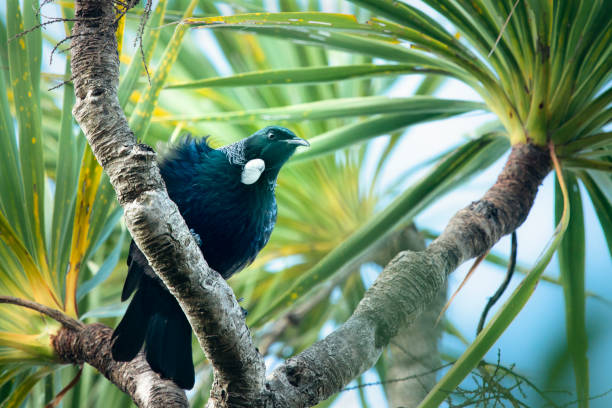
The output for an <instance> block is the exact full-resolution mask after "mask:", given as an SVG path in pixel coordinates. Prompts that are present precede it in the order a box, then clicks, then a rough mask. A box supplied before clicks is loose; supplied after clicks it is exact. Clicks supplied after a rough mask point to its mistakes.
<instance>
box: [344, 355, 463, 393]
mask: <svg viewBox="0 0 612 408" xmlns="http://www.w3.org/2000/svg"><path fill="white" fill-rule="evenodd" d="M453 364H455V362H454V361H453V362H450V363H446V364H443V365H441V366H439V367H436V368H433V369H431V370H428V371H423V372H422V373H419V374H413V375H409V376H407V377H402V378H392V379H390V380H386V381H375V382H369V383H363V384H359V385H355V386H353V387H346V388H344V389H342V390H340V391H341V392H344V391H351V390H357V389H359V388H365V387H372V386H374V385H382V384H391V383H396V382H402V381H408V380H414V379H415V378H419V377H423V376H425V375H428V374H433V373H435V372H438V371H440V370H442V369H445V368H446V367H450V366H452V365H453Z"/></svg>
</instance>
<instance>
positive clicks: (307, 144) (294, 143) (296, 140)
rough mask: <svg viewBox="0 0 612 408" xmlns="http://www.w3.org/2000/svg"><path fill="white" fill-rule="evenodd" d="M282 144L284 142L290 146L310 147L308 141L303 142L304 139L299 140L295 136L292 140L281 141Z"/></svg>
mask: <svg viewBox="0 0 612 408" xmlns="http://www.w3.org/2000/svg"><path fill="white" fill-rule="evenodd" d="M283 142H285V143H287V144H292V145H298V146H306V147H310V143H308V140H304V139H302V138H299V137H297V136H296V137H294V138H293V139H285V140H283Z"/></svg>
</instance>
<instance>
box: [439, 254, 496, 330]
mask: <svg viewBox="0 0 612 408" xmlns="http://www.w3.org/2000/svg"><path fill="white" fill-rule="evenodd" d="M488 254H489V251H487V252H485V253H484V254H482V255H480V256H479V257H478V258H476V260H475V261H474V264H473V265H472V267H471V268H470V270H469V271H468V273H467V274H466V275H465V278H463V280H462V281H461V284H460V285H459V287H458V288H457V290H455V292H454V293H453V295H452V296H451V297H450V299H448V302H446V304H445V305H444V307H443V308H442V310H441V311H440V314H439V315H438V318H437V319H436V323H435V325H436V326H437V325H438V323H440V319H442V316H444V312H446V309H448V307H449V306H450V305H451V303H453V300H455V296H457V294H458V293H459V291H460V290H461V289H463V286H464V285H465V284H466V282H467V281H468V279H470V277H471V276H472V274H473V273H474V271H475V270H476V268H478V265H480V264H481V263H482V261H483V260H484V259H485V258H486V257H487V255H488Z"/></svg>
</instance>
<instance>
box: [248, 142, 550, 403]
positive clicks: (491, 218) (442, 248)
mask: <svg viewBox="0 0 612 408" xmlns="http://www.w3.org/2000/svg"><path fill="white" fill-rule="evenodd" d="M549 171H550V158H549V156H548V154H547V151H546V150H545V149H541V148H539V147H536V146H533V145H518V146H514V147H513V149H512V152H511V154H510V157H509V158H508V161H507V163H506V166H505V168H504V170H503V171H502V173H501V174H500V176H499V177H498V180H497V182H496V183H495V185H494V186H493V187H491V188H490V189H489V191H487V193H486V194H485V195H484V197H483V198H482V199H480V200H478V201H475V202H473V203H472V204H470V205H469V206H468V207H466V208H464V209H463V210H461V211H459V212H458V213H457V214H455V216H453V218H452V219H451V220H450V222H449V223H448V226H447V227H446V229H445V230H444V232H443V233H442V234H441V235H440V236H439V237H438V238H437V239H436V240H435V241H434V242H432V243H431V244H430V245H429V247H428V248H427V249H426V250H424V251H420V252H412V251H405V252H401V253H400V254H399V255H398V256H396V257H395V259H393V260H392V261H391V262H390V263H389V265H387V267H386V268H385V269H384V270H383V272H382V273H381V275H380V276H379V277H378V279H377V280H376V281H375V282H374V284H373V285H372V287H371V288H370V289H369V290H368V291H367V292H366V294H365V296H364V298H363V299H362V301H361V302H360V303H359V306H358V307H357V309H356V310H355V313H353V315H352V316H351V318H350V319H349V320H348V321H347V322H346V323H344V324H343V325H342V326H340V327H339V328H338V329H337V330H336V331H335V332H333V333H332V334H330V335H329V336H327V337H326V338H324V339H323V340H321V341H319V342H317V343H316V344H314V345H313V346H312V347H310V348H308V349H307V350H305V351H303V352H302V353H300V354H298V355H297V356H295V357H292V358H290V359H289V360H287V361H286V362H285V363H284V364H282V365H280V366H279V367H278V368H277V369H276V370H275V371H274V372H273V373H272V375H271V376H270V378H269V379H268V381H267V383H266V388H267V389H268V390H269V391H271V394H269V395H265V396H262V399H261V402H260V404H259V405H257V406H270V405H272V406H275V407H304V406H312V405H314V404H316V403H317V402H319V401H323V400H325V399H327V398H329V397H330V396H331V395H332V394H334V393H335V392H338V391H339V390H341V389H342V388H343V387H344V386H345V385H346V384H348V382H350V381H351V380H352V379H353V378H354V377H356V376H357V375H359V374H361V373H362V372H363V371H365V370H366V369H368V368H370V367H371V366H373V365H374V364H375V363H376V361H377V360H378V357H379V355H380V352H381V351H382V348H383V347H384V346H386V345H387V344H388V342H389V339H390V338H391V337H393V336H394V335H395V334H396V333H397V331H398V330H399V328H400V327H402V326H403V325H406V324H412V322H414V320H415V319H416V317H417V316H418V315H419V314H420V313H421V311H422V310H423V309H424V308H425V307H426V306H427V305H429V304H430V303H431V301H432V300H433V299H434V297H435V294H436V293H437V292H438V291H439V290H440V288H441V287H442V285H443V284H444V282H445V280H446V276H447V275H448V274H449V273H451V272H452V271H454V270H455V269H456V268H457V267H458V266H459V265H460V264H461V263H463V262H465V261H467V260H468V259H470V258H474V257H477V256H480V255H482V254H484V253H485V252H486V251H487V250H488V249H490V248H491V247H492V246H493V245H494V244H495V243H496V242H497V241H499V239H500V238H501V237H502V236H504V235H506V234H509V233H510V232H512V231H514V230H515V229H516V228H518V227H519V226H520V225H521V224H522V223H523V221H524V220H525V218H526V217H527V214H528V213H529V210H530V209H531V206H532V205H533V200H534V199H535V196H536V193H537V190H538V187H539V185H540V184H541V182H542V180H543V179H544V177H545V176H546V174H548V172H549ZM270 401H272V402H270Z"/></svg>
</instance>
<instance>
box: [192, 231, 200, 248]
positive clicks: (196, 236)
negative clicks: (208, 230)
mask: <svg viewBox="0 0 612 408" xmlns="http://www.w3.org/2000/svg"><path fill="white" fill-rule="evenodd" d="M189 232H191V236H192V237H193V239H195V242H196V244H198V246H199V247H201V246H202V238H200V235H199V234H198V233H196V232H195V231H194V230H193V228H192V229H190V230H189Z"/></svg>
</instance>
